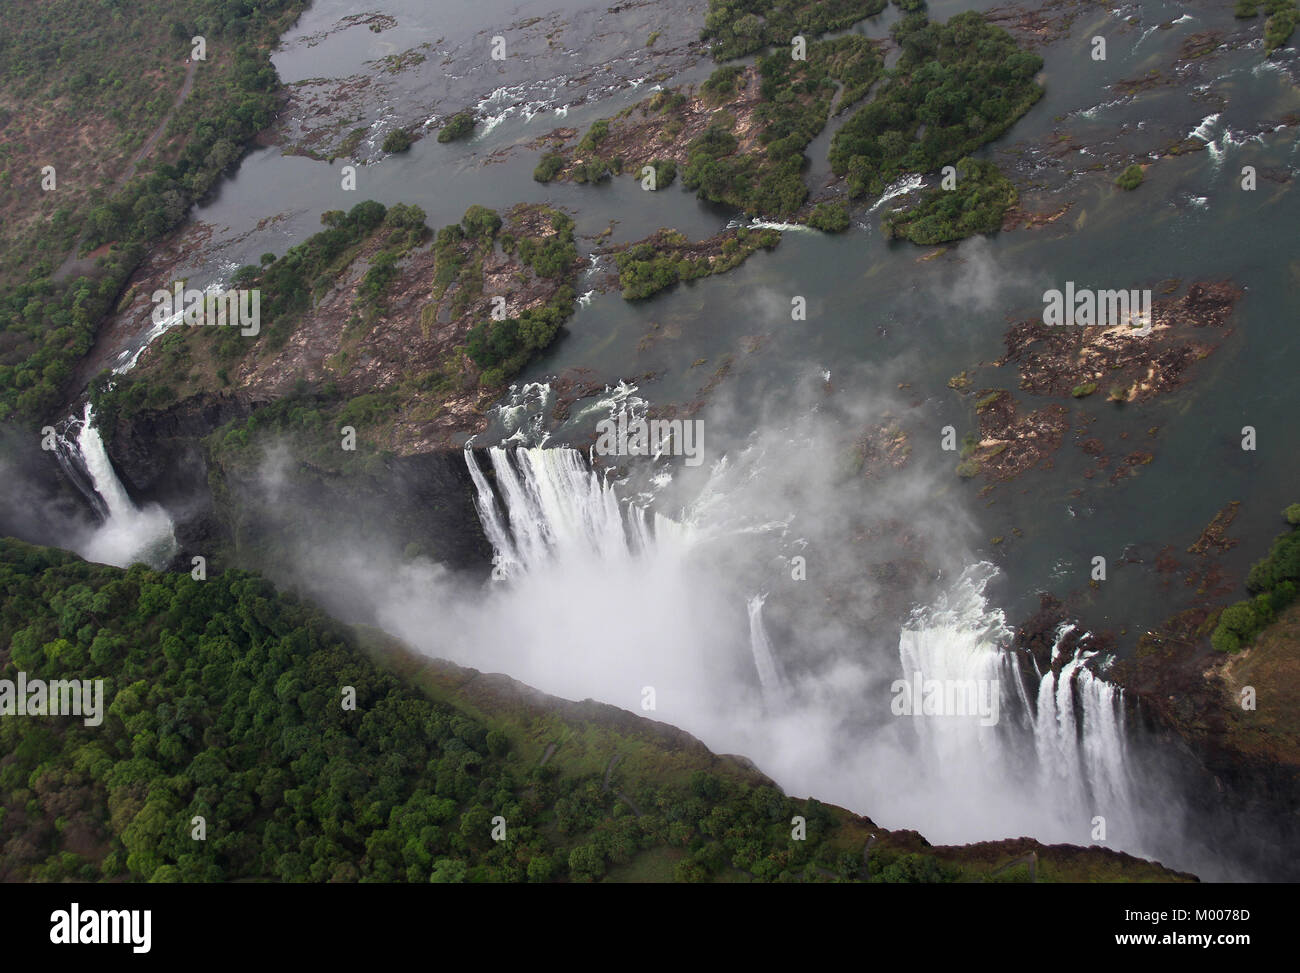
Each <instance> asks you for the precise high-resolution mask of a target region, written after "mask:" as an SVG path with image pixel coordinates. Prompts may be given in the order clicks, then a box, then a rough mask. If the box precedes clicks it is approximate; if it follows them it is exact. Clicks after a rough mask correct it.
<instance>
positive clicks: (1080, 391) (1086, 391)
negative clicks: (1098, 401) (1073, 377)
mask: <svg viewBox="0 0 1300 973" xmlns="http://www.w3.org/2000/svg"><path fill="white" fill-rule="evenodd" d="M1096 391H1097V383H1096V382H1084V383H1083V384H1082V385H1076V386H1075V387H1074V388H1072V389H1070V394H1071V395H1073V396H1074V397H1075V398H1076V399H1086V398H1087V397H1088V396H1090V395H1092V394H1093V393H1094V392H1096Z"/></svg>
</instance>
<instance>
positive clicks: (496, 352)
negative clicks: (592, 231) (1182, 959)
mask: <svg viewBox="0 0 1300 973" xmlns="http://www.w3.org/2000/svg"><path fill="white" fill-rule="evenodd" d="M472 209H479V210H481V209H482V207H476V208H472ZM486 212H491V211H486ZM540 212H542V213H543V214H547V215H549V217H550V228H551V231H552V232H551V233H549V234H547V235H546V236H544V237H541V238H536V237H533V236H518V235H515V234H512V235H511V237H510V243H509V246H510V248H511V250H513V252H514V253H516V254H517V255H518V256H519V259H520V260H521V261H523V263H524V265H525V266H526V267H528V268H530V269H531V270H532V271H533V273H535V274H537V276H539V277H548V278H552V279H556V280H562V281H564V283H563V284H562V285H561V286H560V287H559V288H558V289H557V290H556V292H555V294H554V296H553V297H552V298H551V300H550V301H549V302H548V303H546V304H544V305H543V306H541V307H536V308H529V309H526V310H524V311H523V312H521V313H520V314H519V315H518V316H517V317H511V318H505V319H503V320H500V321H496V320H491V321H480V322H479V323H478V324H476V325H474V327H473V328H472V329H471V330H470V332H469V334H468V336H467V338H466V341H465V350H466V353H467V354H468V355H469V357H470V359H471V360H472V361H473V362H474V364H475V365H477V366H478V367H479V368H481V369H483V374H482V376H481V378H480V381H481V383H482V384H483V385H486V386H498V385H504V384H505V383H506V382H507V381H509V380H510V379H511V378H512V377H514V376H515V375H517V374H518V373H519V372H520V371H521V370H522V369H523V367H524V366H525V365H527V364H528V362H529V360H531V359H532V358H533V356H534V355H536V354H537V353H538V352H540V351H541V350H542V349H544V348H545V347H546V346H547V345H549V344H550V343H551V342H552V341H553V340H555V336H556V334H558V333H559V330H560V328H561V326H562V325H563V324H564V322H565V321H566V320H568V319H569V317H570V316H572V314H573V309H574V300H575V298H576V294H575V293H574V290H573V283H574V280H575V276H574V275H575V268H576V266H577V262H578V249H577V246H576V245H575V244H574V241H573V220H572V219H571V218H570V217H569V216H567V215H566V214H564V213H561V212H559V211H556V210H542V211H540ZM493 216H495V214H493ZM464 222H465V223H467V224H469V223H470V222H471V220H470V214H469V213H467V214H466V219H465V221H464ZM500 225H501V223H500V220H499V219H498V220H497V221H496V222H495V224H493V223H491V222H490V221H488V222H484V221H483V220H476V221H473V226H472V227H471V226H468V225H467V226H466V232H467V235H468V236H469V237H471V238H475V237H476V238H477V239H478V243H477V244H476V247H477V249H478V251H479V252H483V251H485V250H486V249H490V248H491V247H492V246H493V245H494V241H495V237H496V234H497V231H498V229H499V228H500ZM447 229H448V230H450V229H451V228H450V227H448V228H447ZM444 232H446V231H444ZM453 235H454V234H453ZM442 236H443V234H442V233H439V241H440V243H441V241H442ZM502 243H503V245H504V243H505V241H502ZM479 259H480V261H481V257H480V258H479ZM439 262H440V263H441V257H440V261H439ZM479 266H480V267H481V262H480V264H479ZM439 273H440V274H441V270H440V269H439ZM479 273H480V278H479V281H480V282H479V286H480V288H481V286H482V285H481V270H480V272H479ZM463 279H464V275H462V280H463Z"/></svg>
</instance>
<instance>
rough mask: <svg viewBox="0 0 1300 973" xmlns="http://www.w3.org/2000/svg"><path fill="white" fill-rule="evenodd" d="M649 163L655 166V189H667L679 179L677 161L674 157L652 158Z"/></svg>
mask: <svg viewBox="0 0 1300 973" xmlns="http://www.w3.org/2000/svg"><path fill="white" fill-rule="evenodd" d="M648 165H651V166H653V167H654V171H655V189H656V190H660V189H667V188H668V187H669V186H671V185H672V184H673V183H674V182H676V181H677V163H676V162H674V161H673V160H672V159H652V160H651V161H650V162H649V163H648Z"/></svg>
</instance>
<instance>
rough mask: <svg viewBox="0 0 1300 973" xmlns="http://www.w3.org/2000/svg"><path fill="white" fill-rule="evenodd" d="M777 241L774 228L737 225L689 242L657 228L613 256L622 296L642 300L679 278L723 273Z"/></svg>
mask: <svg viewBox="0 0 1300 973" xmlns="http://www.w3.org/2000/svg"><path fill="white" fill-rule="evenodd" d="M780 242H781V234H780V232H779V231H777V230H749V229H746V228H745V227H740V228H738V229H736V230H734V231H730V232H728V233H724V234H720V235H719V236H717V237H713V238H712V239H710V240H706V241H704V242H703V243H699V244H692V243H691V242H690V241H689V240H687V239H686V237H685V236H684V235H683V234H681V233H679V232H677V231H676V230H660V231H659V232H658V233H656V234H655V235H654V236H653V237H651V238H650V239H649V240H648V241H646V242H645V243H638V244H636V245H635V246H632V247H629V248H628V249H626V250H623V251H621V252H620V253H619V254H618V256H617V257H616V258H615V259H616V261H617V263H618V280H619V285H620V286H621V287H622V291H623V299H624V300H628V301H637V300H641V299H643V298H647V297H650V296H651V295H653V294H657V293H659V291H661V290H664V289H665V288H668V287H671V286H672V285H673V284H676V283H678V282H679V281H683V280H696V279H698V278H700V277H708V276H709V275H711V274H721V273H725V272H726V271H728V270H731V269H732V268H734V267H737V266H739V265H740V264H742V263H744V262H745V260H747V259H748V258H749V256H750V255H751V254H753V253H755V252H756V251H758V250H760V249H763V250H770V249H772V248H773V247H775V246H776V245H777V244H778V243H780Z"/></svg>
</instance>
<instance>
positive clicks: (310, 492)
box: [105, 395, 492, 575]
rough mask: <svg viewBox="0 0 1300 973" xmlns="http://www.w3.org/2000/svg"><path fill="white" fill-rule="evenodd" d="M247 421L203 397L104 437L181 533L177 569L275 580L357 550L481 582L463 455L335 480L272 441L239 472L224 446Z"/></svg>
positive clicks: (333, 473)
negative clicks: (470, 573)
mask: <svg viewBox="0 0 1300 973" xmlns="http://www.w3.org/2000/svg"><path fill="white" fill-rule="evenodd" d="M252 410H253V404H251V403H250V402H248V401H247V400H245V399H243V398H241V397H239V396H220V395H200V396H195V397H192V398H190V399H187V400H185V401H183V402H181V403H178V404H177V405H175V406H173V407H171V408H168V409H162V410H156V411H142V412H139V413H136V414H135V415H133V416H131V417H130V418H119V419H117V420H116V421H115V423H114V424H113V426H112V428H111V430H109V431H108V432H107V434H106V436H105V439H106V449H107V451H108V454H109V458H110V459H111V460H112V462H113V465H114V467H115V469H116V471H117V474H118V477H119V479H120V480H121V481H122V484H123V486H124V487H125V488H126V490H127V492H128V493H129V494H130V495H131V497H132V499H133V500H134V501H135V502H136V503H138V504H145V503H156V504H159V505H160V506H162V507H163V508H164V509H166V510H167V512H168V513H169V514H170V515H171V516H172V519H173V520H174V521H175V525H176V537H177V541H178V544H179V547H180V551H179V552H178V554H177V556H176V559H175V560H176V562H177V563H176V564H174V565H172V567H173V568H174V569H176V570H186V571H188V570H189V569H190V559H191V558H192V557H193V556H194V555H196V554H201V555H204V556H205V557H207V558H208V560H209V562H210V565H211V566H212V567H215V568H216V569H218V570H219V569H221V568H224V567H242V568H255V569H258V570H264V571H267V572H268V573H271V574H273V575H274V574H279V573H281V572H280V571H277V570H276V569H277V568H283V567H284V566H285V565H284V563H283V562H285V561H286V560H287V559H292V558H299V557H302V556H305V555H306V554H308V553H309V552H310V551H311V550H312V548H313V546H316V545H319V546H320V549H322V550H324V549H328V548H329V547H330V546H331V545H332V544H337V543H338V542H340V541H341V540H344V539H349V538H351V539H356V540H358V541H361V540H364V541H365V542H367V543H368V544H375V545H387V546H389V547H392V548H395V549H396V550H399V551H401V550H404V551H406V553H407V554H409V555H417V554H418V555H422V556H425V557H429V558H432V559H433V560H435V561H438V562H440V563H442V564H444V565H446V566H447V567H450V568H453V569H464V570H474V571H480V572H483V571H486V566H487V565H488V564H489V562H490V560H491V556H492V550H491V547H490V545H489V544H488V543H487V541H486V539H485V538H484V536H483V531H482V528H481V527H480V525H479V521H478V515H477V513H476V511H475V509H474V502H473V491H474V487H473V482H472V481H471V479H470V476H469V473H468V470H467V468H466V465H465V457H464V453H463V451H462V450H460V449H441V450H433V451H430V452H424V453H415V454H412V455H407V456H393V455H391V454H371V455H369V456H367V458H366V459H365V461H364V462H357V463H354V464H350V465H348V466H347V467H345V468H339V467H332V466H330V465H328V464H322V463H320V462H318V461H317V458H316V457H314V456H312V455H310V454H307V453H306V452H305V451H303V450H301V449H299V448H298V447H299V444H298V443H295V441H294V439H293V437H292V436H289V435H275V436H270V437H267V438H266V439H265V440H263V441H261V442H260V443H259V444H258V445H257V446H255V447H254V448H253V449H251V450H247V451H245V453H244V454H241V456H240V457H239V461H238V462H237V461H234V460H232V458H231V457H230V455H229V454H228V453H226V452H224V451H223V450H221V449H220V448H218V442H219V440H220V438H221V437H222V436H223V435H224V434H225V433H226V431H227V430H228V428H229V427H230V425H232V424H234V425H237V424H238V423H240V422H242V421H243V420H244V419H246V418H247V417H248V416H249V414H250V413H251V412H252ZM248 454H251V462H249V459H250V456H249V455H248ZM213 562H215V563H213Z"/></svg>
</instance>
